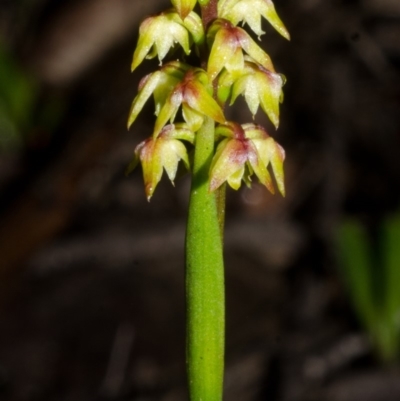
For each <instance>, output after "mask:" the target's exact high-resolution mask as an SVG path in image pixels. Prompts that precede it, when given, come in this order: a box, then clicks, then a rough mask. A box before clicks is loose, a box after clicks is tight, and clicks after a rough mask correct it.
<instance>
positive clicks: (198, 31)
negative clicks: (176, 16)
mask: <svg viewBox="0 0 400 401" xmlns="http://www.w3.org/2000/svg"><path fill="white" fill-rule="evenodd" d="M183 25H184V26H185V28H186V29H187V30H188V31H189V32H190V34H191V35H192V38H193V41H194V43H196V44H197V45H201V44H202V43H203V42H204V38H205V35H204V28H203V23H202V21H201V18H200V17H199V16H198V15H197V14H196V13H194V12H191V13H190V14H189V15H188V16H187V17H186V18H185V19H184V21H183Z"/></svg>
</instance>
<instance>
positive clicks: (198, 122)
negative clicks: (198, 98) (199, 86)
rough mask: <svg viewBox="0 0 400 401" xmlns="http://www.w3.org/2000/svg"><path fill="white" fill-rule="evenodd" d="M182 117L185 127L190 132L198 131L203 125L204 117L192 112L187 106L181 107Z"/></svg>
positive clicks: (194, 111)
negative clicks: (187, 127)
mask: <svg viewBox="0 0 400 401" xmlns="http://www.w3.org/2000/svg"><path fill="white" fill-rule="evenodd" d="M182 115H183V119H184V120H185V121H186V123H187V125H188V126H189V128H190V129H191V130H192V131H195V132H196V131H198V130H199V129H200V127H201V126H202V125H203V121H204V115H203V114H201V113H199V112H197V111H196V110H193V109H192V108H191V107H190V106H189V105H187V104H185V103H184V104H183V105H182Z"/></svg>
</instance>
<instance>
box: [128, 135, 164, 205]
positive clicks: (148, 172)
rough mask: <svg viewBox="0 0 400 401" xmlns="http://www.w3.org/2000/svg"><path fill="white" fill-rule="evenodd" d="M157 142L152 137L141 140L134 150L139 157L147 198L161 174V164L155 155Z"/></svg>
mask: <svg viewBox="0 0 400 401" xmlns="http://www.w3.org/2000/svg"><path fill="white" fill-rule="evenodd" d="M156 145H157V143H156V142H155V141H154V140H153V139H152V138H150V139H148V140H146V141H144V142H142V143H141V144H140V145H139V146H138V147H137V148H136V150H135V152H137V154H138V155H139V157H140V161H141V163H142V169H143V180H144V185H145V192H146V197H147V200H148V201H150V198H151V197H152V196H153V193H154V191H155V189H156V187H157V184H158V183H159V182H160V180H161V176H162V164H161V160H160V157H158V156H157V146H156Z"/></svg>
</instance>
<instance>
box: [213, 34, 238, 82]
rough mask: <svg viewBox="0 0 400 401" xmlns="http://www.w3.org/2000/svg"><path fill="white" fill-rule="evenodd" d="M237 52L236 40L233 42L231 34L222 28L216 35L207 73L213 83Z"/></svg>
mask: <svg viewBox="0 0 400 401" xmlns="http://www.w3.org/2000/svg"><path fill="white" fill-rule="evenodd" d="M236 50H237V43H236V39H235V40H233V38H232V37H231V35H230V33H229V32H228V31H227V30H226V29H224V28H221V29H220V30H219V31H218V32H217V34H216V35H215V39H214V42H213V45H212V48H211V52H210V57H209V59H208V65H207V72H208V75H209V77H210V80H211V81H213V80H214V79H215V78H216V77H217V75H218V74H219V73H220V72H221V70H222V68H224V66H225V64H227V63H228V62H229V60H230V58H231V57H232V55H233V54H234V53H235V52H236Z"/></svg>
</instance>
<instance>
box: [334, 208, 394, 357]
mask: <svg viewBox="0 0 400 401" xmlns="http://www.w3.org/2000/svg"><path fill="white" fill-rule="evenodd" d="M339 246H340V254H341V259H342V263H341V266H342V273H343V276H344V278H345V280H346V283H347V286H348V290H349V293H350V296H351V299H352V301H353V303H354V308H355V311H356V313H357V315H358V318H359V319H360V322H361V323H362V324H363V325H364V327H365V328H366V330H367V331H368V333H369V335H370V337H371V340H372V343H373V346H374V348H375V350H376V353H377V355H378V357H379V358H380V359H381V360H383V361H384V362H389V363H394V362H398V361H399V360H400V214H397V215H393V216H390V217H386V218H385V219H384V220H383V221H382V223H381V224H380V227H379V229H378V231H377V235H376V237H374V238H373V237H372V236H371V235H370V232H369V231H368V230H367V228H366V227H365V226H364V225H363V224H362V223H361V222H360V221H358V220H355V219H353V220H348V221H346V222H345V223H343V224H342V226H341V227H340V232H339Z"/></svg>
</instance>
